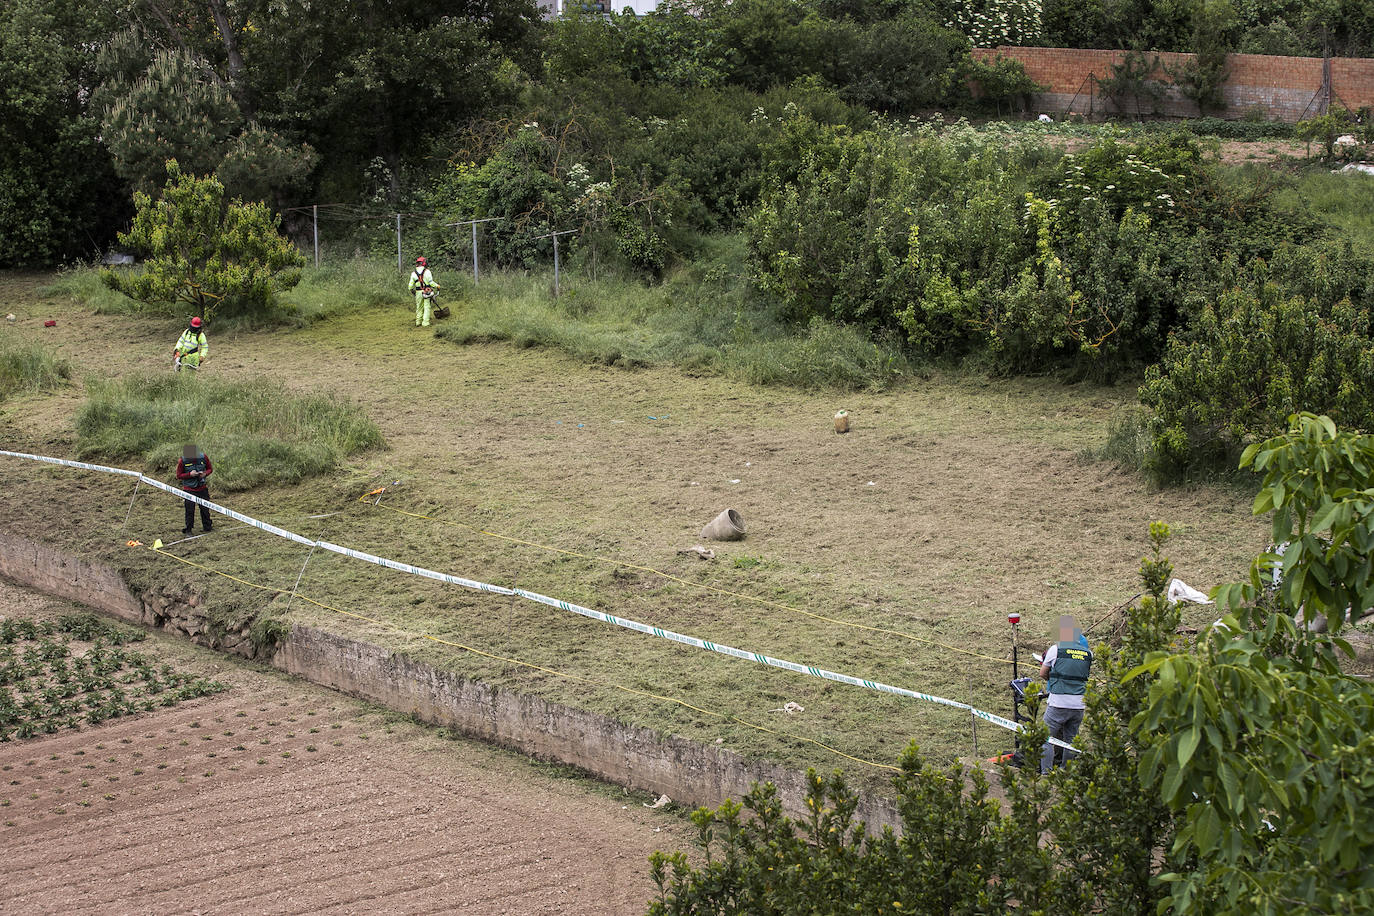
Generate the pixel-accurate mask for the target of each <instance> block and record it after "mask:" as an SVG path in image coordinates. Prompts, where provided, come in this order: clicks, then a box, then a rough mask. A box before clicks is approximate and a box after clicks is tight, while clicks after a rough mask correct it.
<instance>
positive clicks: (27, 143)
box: [0, 0, 127, 267]
mask: <svg viewBox="0 0 1374 916" xmlns="http://www.w3.org/2000/svg"><path fill="white" fill-rule="evenodd" d="M110 18H111V17H110V13H109V11H108V10H107V9H106V7H105V5H104V4H100V3H87V2H57V0H13V2H10V3H6V4H4V5H3V7H0V85H3V86H4V87H5V88H4V92H0V266H4V267H8V266H20V265H44V264H52V263H55V262H57V261H61V260H65V259H69V258H75V257H78V256H87V257H89V256H92V255H95V254H97V253H98V252H99V251H100V249H101V248H102V246H103V245H104V243H105V241H106V240H107V239H108V238H110V236H111V235H112V234H113V232H114V229H115V227H116V226H117V225H118V224H119V222H120V221H121V220H122V219H123V218H124V215H125V213H126V212H127V202H125V201H123V200H122V197H123V190H122V188H121V186H120V182H119V180H118V179H117V178H116V177H115V175H114V174H113V172H112V171H111V168H110V157H109V153H108V151H107V150H106V148H105V147H104V145H103V144H102V143H101V141H100V140H99V139H98V138H99V130H98V124H97V122H96V120H95V119H94V118H93V117H92V116H91V113H90V111H89V109H88V106H87V102H88V98H87V93H86V91H85V87H87V86H89V85H90V79H91V74H90V72H89V67H88V62H87V58H86V55H85V54H84V53H83V51H82V48H83V46H86V45H88V44H89V43H90V42H92V41H94V40H97V38H98V36H100V35H101V34H102V30H104V29H108V28H110V25H111V24H110Z"/></svg>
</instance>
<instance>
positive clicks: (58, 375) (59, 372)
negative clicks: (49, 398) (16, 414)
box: [0, 335, 72, 401]
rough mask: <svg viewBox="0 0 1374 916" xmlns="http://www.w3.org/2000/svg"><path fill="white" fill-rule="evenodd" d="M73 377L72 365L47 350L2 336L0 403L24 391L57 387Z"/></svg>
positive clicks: (0, 347) (0, 350)
mask: <svg viewBox="0 0 1374 916" xmlns="http://www.w3.org/2000/svg"><path fill="white" fill-rule="evenodd" d="M71 376H72V367H71V365H70V364H69V363H68V362H67V361H66V360H64V359H59V358H58V357H56V356H54V355H53V354H52V353H51V352H50V351H49V350H48V349H47V348H46V347H44V346H42V345H40V344H36V343H20V342H19V341H16V340H13V339H11V338H9V336H8V335H6V336H4V337H0V401H2V400H4V399H5V398H7V397H9V396H10V395H12V394H18V393H19V392H21V391H29V392H33V391H47V390H51V389H53V388H57V387H59V386H61V385H64V384H66V382H67V380H68V379H69V378H71Z"/></svg>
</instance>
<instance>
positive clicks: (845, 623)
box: [358, 487, 1011, 665]
mask: <svg viewBox="0 0 1374 916" xmlns="http://www.w3.org/2000/svg"><path fill="white" fill-rule="evenodd" d="M385 491H386V487H379V488H377V489H376V490H373V491H372V492H370V493H364V494H363V495H362V496H361V497H359V499H358V501H359V502H367V503H368V504H369V505H371V506H372V507H373V508H378V509H388V510H390V511H392V512H395V513H398V514H400V515H408V516H410V517H411V518H422V519H426V520H428V521H431V522H435V523H436V524H440V525H449V526H451V527H454V528H465V529H467V530H468V531H473V532H476V533H477V534H481V535H485V536H487V537H491V538H498V539H500V540H503V541H509V542H511V543H512V544H521V545H523V546H525V547H534V548H537V549H539V550H547V551H549V552H550V553H561V554H565V555H567V556H570V557H578V558H579V559H583V560H592V561H594V562H597V563H607V564H609V565H611V566H619V567H622V568H624V569H633V570H636V571H638V572H646V573H650V574H652V575H655V576H661V577H662V578H664V579H668V580H670V581H672V582H678V583H681V584H682V585H686V586H689V587H691V588H699V589H703V590H705V591H708V592H714V593H715V594H718V595H728V596H729V597H731V598H738V599H739V600H741V601H751V602H753V603H754V604H762V605H765V606H767V607H771V608H777V609H778V610H781V611H791V612H792V613H794V614H803V615H805V616H807V617H810V618H812V619H814V620H824V621H825V622H826V623H833V624H837V625H839V626H842V627H852V628H854V629H856V630H868V631H869V632H871V633H883V634H886V635H888V636H899V637H901V638H902V639H909V640H912V641H913V642H923V643H926V644H928V645H932V646H939V647H940V648H941V649H947V650H948V651H950V652H955V653H958V654H960V655H971V656H973V657H974V658H980V659H983V660H984V661H989V662H997V663H998V664H1002V665H1010V664H1011V659H1009V658H994V657H993V656H991V655H983V654H981V653H979V652H973V651H971V650H969V649H961V648H959V647H958V646H951V645H947V644H946V643H942V642H940V641H939V640H935V639H927V638H926V637H924V636H915V635H913V634H911V633H904V632H902V631H901V630H892V629H888V628H887V627H874V626H869V625H868V624H864V623H854V622H853V621H850V620H840V619H839V618H837V617H828V616H826V615H825V614H817V613H814V612H813V611H807V610H803V609H802V608H799V607H794V606H793V605H790V604H783V603H782V602H780V601H770V600H768V599H767V598H759V597H756V596H754V595H746V594H743V593H741V592H734V591H731V590H729V589H727V588H720V587H719V586H716V585H707V584H705V583H702V582H692V581H690V580H688V579H683V578H681V577H680V576H675V575H673V574H672V573H666V572H664V571H662V570H660V569H654V568H653V567H652V566H640V565H638V564H635V563H627V562H625V561H624V560H616V559H612V558H610V557H599V556H596V555H595V554H587V553H578V552H577V551H576V550H566V549H564V548H562V547H551V546H549V545H548V544H540V543H538V542H536V541H526V540H523V539H521V538H516V537H511V536H510V535H506V534H498V533H496V532H495V531H488V530H486V529H485V528H479V527H478V526H476V525H469V524H467V523H466V522H455V521H451V520H449V519H444V518H435V517H434V516H432V515H425V514H424V513H421V512H407V511H406V510H405V509H397V508H396V507H395V506H383V505H382V504H381V498H380V494H382V493H385ZM369 496H377V497H378V500H377V501H376V502H371V501H369V500H368V497H369Z"/></svg>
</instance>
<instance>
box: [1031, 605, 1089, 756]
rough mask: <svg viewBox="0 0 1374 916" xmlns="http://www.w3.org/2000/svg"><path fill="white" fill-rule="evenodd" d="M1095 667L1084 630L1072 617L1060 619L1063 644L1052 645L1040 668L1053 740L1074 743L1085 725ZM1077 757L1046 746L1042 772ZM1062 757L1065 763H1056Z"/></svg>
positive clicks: (1061, 642) (1046, 744) (1060, 635)
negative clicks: (1057, 758)
mask: <svg viewBox="0 0 1374 916" xmlns="http://www.w3.org/2000/svg"><path fill="white" fill-rule="evenodd" d="M1092 667H1093V652H1092V650H1091V649H1089V648H1088V641H1087V640H1086V639H1084V638H1083V631H1082V630H1080V629H1078V627H1077V626H1075V625H1074V619H1073V618H1072V617H1071V616H1069V615H1067V614H1066V615H1064V616H1062V617H1060V618H1059V642H1057V643H1055V644H1054V645H1052V646H1050V647H1049V649H1048V650H1047V651H1046V652H1045V656H1044V659H1043V661H1042V662H1041V665H1040V677H1041V678H1042V679H1043V680H1044V681H1045V688H1046V690H1047V692H1048V693H1049V700H1048V701H1047V702H1046V704H1045V725H1046V726H1048V728H1049V730H1050V737H1051V738H1058V739H1059V740H1060V741H1063V742H1065V743H1066V744H1072V743H1073V739H1074V738H1076V737H1078V729H1079V727H1080V726H1082V724H1083V711H1084V709H1085V708H1086V706H1087V703H1086V702H1085V701H1084V695H1085V694H1086V693H1087V689H1088V673H1089V672H1090V671H1092ZM1073 756H1074V752H1073V751H1066V750H1064V749H1063V748H1057V747H1055V746H1054V745H1053V744H1050V743H1049V742H1046V743H1045V749H1044V752H1043V753H1042V755H1041V758H1040V772H1041V773H1048V772H1049V771H1050V770H1051V769H1053V768H1054V767H1056V766H1058V765H1059V764H1060V763H1061V762H1064V761H1067V760H1069V759H1070V758H1071V757H1073ZM1056 757H1061V758H1062V760H1056V759H1055V758H1056Z"/></svg>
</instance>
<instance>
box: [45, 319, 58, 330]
mask: <svg viewBox="0 0 1374 916" xmlns="http://www.w3.org/2000/svg"><path fill="white" fill-rule="evenodd" d="M43 327H45V328H55V327H57V322H56V321H54V320H53V319H51V318H49V319H48V320H47V321H45V322H43Z"/></svg>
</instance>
